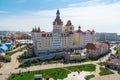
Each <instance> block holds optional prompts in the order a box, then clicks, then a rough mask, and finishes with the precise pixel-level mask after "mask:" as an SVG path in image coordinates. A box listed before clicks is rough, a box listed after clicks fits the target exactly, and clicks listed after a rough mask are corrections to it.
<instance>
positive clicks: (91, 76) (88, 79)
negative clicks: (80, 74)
mask: <svg viewBox="0 0 120 80" xmlns="http://www.w3.org/2000/svg"><path fill="white" fill-rule="evenodd" d="M93 77H95V75H93V74H92V75H88V76H86V77H85V79H86V80H90V79H91V78H93Z"/></svg>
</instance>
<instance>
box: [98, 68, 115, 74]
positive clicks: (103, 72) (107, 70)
mask: <svg viewBox="0 0 120 80" xmlns="http://www.w3.org/2000/svg"><path fill="white" fill-rule="evenodd" d="M99 74H100V76H104V75H109V74H114V73H113V72H112V71H110V70H109V69H108V68H103V67H100V73H99Z"/></svg>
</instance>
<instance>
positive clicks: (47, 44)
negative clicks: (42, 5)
mask: <svg viewBox="0 0 120 80" xmlns="http://www.w3.org/2000/svg"><path fill="white" fill-rule="evenodd" d="M78 34H79V36H80V37H78ZM93 39H94V40H93ZM32 40H33V46H34V50H35V53H39V52H40V51H46V50H55V49H64V48H73V47H76V46H77V47H83V46H85V45H86V44H87V43H89V42H90V43H91V42H95V35H94V31H90V30H88V31H86V32H83V31H81V30H80V27H79V28H78V30H77V31H75V30H74V26H73V25H72V23H71V21H70V20H68V22H67V24H66V25H65V26H63V22H62V20H61V19H60V12H59V10H57V13H56V18H55V20H54V21H53V31H52V32H44V31H41V30H40V28H39V27H38V28H36V27H35V28H33V30H32ZM76 41H77V42H76Z"/></svg>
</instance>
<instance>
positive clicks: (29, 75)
mask: <svg viewBox="0 0 120 80" xmlns="http://www.w3.org/2000/svg"><path fill="white" fill-rule="evenodd" d="M65 68H67V69H70V70H71V71H75V70H81V71H95V65H94V64H86V65H78V66H71V67H65ZM69 73H70V71H68V70H66V69H63V68H54V69H46V70H37V71H28V72H23V73H18V74H12V75H11V76H10V77H9V78H8V80H33V79H34V75H35V74H42V76H43V77H44V78H45V77H46V76H49V77H50V78H58V79H64V78H66V77H67V75H68V74H69Z"/></svg>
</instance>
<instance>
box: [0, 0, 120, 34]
mask: <svg viewBox="0 0 120 80" xmlns="http://www.w3.org/2000/svg"><path fill="white" fill-rule="evenodd" d="M57 9H59V10H60V17H61V19H62V21H63V24H64V25H65V24H66V22H67V21H68V20H71V22H72V24H73V25H74V27H75V29H77V28H78V26H79V25H80V26H81V29H82V30H83V31H86V30H88V29H89V30H93V29H94V30H95V31H96V32H112V33H118V34H120V30H119V29H120V0H0V30H10V31H31V30H32V28H33V27H35V26H36V27H37V26H39V27H40V28H41V30H42V31H48V32H49V31H52V29H53V25H52V22H53V21H54V19H55V17H56V11H57Z"/></svg>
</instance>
